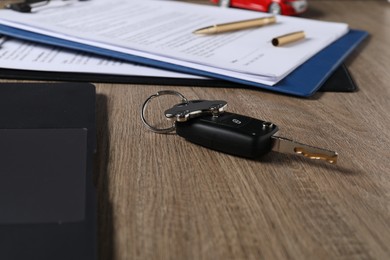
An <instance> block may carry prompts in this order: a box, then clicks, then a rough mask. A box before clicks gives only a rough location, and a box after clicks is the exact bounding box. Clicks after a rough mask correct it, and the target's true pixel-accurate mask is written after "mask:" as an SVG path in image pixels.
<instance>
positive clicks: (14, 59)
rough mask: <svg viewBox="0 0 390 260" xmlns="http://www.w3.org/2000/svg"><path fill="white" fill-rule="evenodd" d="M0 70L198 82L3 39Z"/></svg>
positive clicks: (0, 49) (58, 49)
mask: <svg viewBox="0 0 390 260" xmlns="http://www.w3.org/2000/svg"><path fill="white" fill-rule="evenodd" d="M0 68H4V69H18V70H34V71H52V72H75V73H100V74H107V75H126V76H145V77H168V78H194V79H195V78H198V79H199V78H201V77H198V76H195V75H189V74H182V73H176V72H172V71H167V70H161V69H156V68H151V67H146V66H141V65H137V64H133V63H129V62H123V61H120V60H117V59H110V58H106V57H102V56H97V55H92V54H88V53H85V52H80V51H72V50H68V49H64V48H60V47H55V46H49V45H44V44H38V43H34V42H30V41H23V40H17V39H14V38H12V39H11V38H6V39H4V42H3V44H2V45H1V47H0Z"/></svg>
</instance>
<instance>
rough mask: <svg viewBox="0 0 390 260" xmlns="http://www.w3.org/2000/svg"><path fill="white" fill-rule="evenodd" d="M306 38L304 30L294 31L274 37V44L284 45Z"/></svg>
mask: <svg viewBox="0 0 390 260" xmlns="http://www.w3.org/2000/svg"><path fill="white" fill-rule="evenodd" d="M304 38H305V33H304V32H303V31H299V32H293V33H289V34H286V35H282V36H279V37H276V38H273V39H272V45H273V46H282V45H285V44H288V43H292V42H296V41H299V40H301V39H304Z"/></svg>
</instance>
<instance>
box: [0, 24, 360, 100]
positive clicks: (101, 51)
mask: <svg viewBox="0 0 390 260" xmlns="http://www.w3.org/2000/svg"><path fill="white" fill-rule="evenodd" d="M0 33H2V34H4V35H7V36H11V37H15V38H19V39H24V40H30V41H35V42H39V43H44V44H49V45H54V46H59V47H65V48H69V49H73V50H79V51H85V52H89V53H93V54H98V55H102V56H107V57H111V58H116V59H121V60H124V61H129V62H135V63H139V64H144V65H148V66H152V67H157V68H162V69H167V70H172V71H178V72H183V73H187V74H194V75H199V76H203V77H208V78H213V79H216V81H215V82H213V83H212V84H211V85H215V84H218V85H220V84H219V83H221V84H222V85H223V86H225V83H224V82H223V81H227V82H229V83H230V84H228V85H230V86H231V85H234V86H246V87H254V88H260V89H265V90H269V91H274V92H279V93H284V94H288V95H294V96H300V97H309V96H311V95H313V94H314V93H315V92H316V91H318V90H319V89H320V88H321V87H322V86H323V85H324V84H325V82H326V81H327V79H328V78H329V77H330V76H331V75H332V74H333V72H334V71H335V70H336V69H337V68H338V67H340V65H341V64H342V63H343V61H344V60H345V58H346V57H347V56H348V55H349V54H350V53H351V52H352V51H353V50H354V49H355V48H356V47H357V46H358V45H359V44H360V43H361V42H362V41H363V40H364V39H365V38H366V37H367V35H368V34H367V32H365V31H361V30H353V29H351V30H350V31H349V32H348V33H347V34H346V35H344V36H342V37H341V38H339V39H338V40H336V41H335V42H333V43H331V44H330V45H329V46H327V47H326V48H324V49H323V50H321V51H320V52H318V53H317V54H316V55H314V56H313V57H312V58H310V59H309V60H307V61H306V62H305V63H303V64H302V65H301V66H299V67H298V68H296V69H295V70H294V71H293V72H291V73H290V74H289V75H288V76H287V77H285V78H284V79H282V80H281V81H280V82H279V83H277V84H276V85H274V86H268V85H264V84H260V83H254V82H250V81H247V80H243V79H239V78H234V77H231V76H226V75H219V74H216V73H212V72H209V71H202V70H197V69H192V68H188V67H184V66H179V65H174V64H171V63H167V62H163V61H160V60H152V59H148V58H143V57H139V56H135V55H130V54H125V53H122V52H118V51H112V50H108V49H105V48H100V47H94V46H90V45H87V44H83V43H80V42H74V41H70V40H64V39H61V38H57V37H52V36H47V35H44V34H40V33H35V32H31V31H27V30H23V29H18V28H14V27H10V26H7V25H0ZM8 72H9V71H8ZM46 76H47V75H46ZM57 76H58V75H57ZM85 76H86V75H76V78H78V79H80V77H82V78H84V77H85ZM88 76H92V77H93V78H94V79H97V78H99V76H96V75H88ZM111 80H116V81H117V80H120V81H122V80H124V81H127V82H128V80H129V79H128V78H126V77H121V76H115V77H114V78H111ZM150 80H151V81H152V82H160V83H158V84H164V82H167V83H166V84H172V82H181V83H179V84H183V81H184V82H185V81H187V80H185V79H184V80H181V79H180V80H176V79H164V80H160V79H159V78H152V79H145V78H143V77H133V79H132V80H131V81H130V83H132V82H134V83H140V82H145V83H146V82H148V84H150V83H149V82H150ZM155 80H156V81H155ZM99 81H100V80H99ZM168 82H169V83H168ZM191 82H192V83H191ZM198 82H199V81H198ZM198 82H196V81H193V80H190V82H189V84H191V85H193V84H194V83H198ZM199 83H201V84H200V85H206V86H209V84H208V82H199ZM152 84H155V83H152ZM185 85H186V84H185Z"/></svg>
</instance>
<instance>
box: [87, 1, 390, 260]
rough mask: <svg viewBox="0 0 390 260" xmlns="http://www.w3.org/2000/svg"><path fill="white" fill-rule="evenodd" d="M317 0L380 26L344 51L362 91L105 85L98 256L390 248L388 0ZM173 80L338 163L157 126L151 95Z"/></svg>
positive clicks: (160, 105) (191, 94) (330, 253)
mask: <svg viewBox="0 0 390 260" xmlns="http://www.w3.org/2000/svg"><path fill="white" fill-rule="evenodd" d="M191 2H196V1H191ZM197 2H200V3H207V1H197ZM309 4H310V9H309V10H308V12H307V13H305V14H304V15H303V16H304V17H307V18H312V19H318V20H327V21H336V22H345V23H348V24H349V25H350V27H351V28H355V29H362V30H366V31H368V32H369V34H370V37H369V39H367V40H366V41H365V42H364V43H363V44H362V45H361V46H360V47H359V48H358V49H357V50H356V51H355V52H354V53H353V54H352V55H351V56H350V57H349V58H348V59H347V60H346V64H347V65H348V68H349V70H350V72H351V74H352V76H353V78H354V80H355V81H356V83H357V85H358V86H359V90H358V91H357V92H354V93H334V92H333V93H331V92H326V93H317V94H316V95H314V96H313V97H312V98H309V99H303V98H296V97H291V96H286V95H280V94H276V93H271V92H267V91H262V90H258V89H251V88H240V87H238V86H237V87H234V86H232V87H231V88H202V87H191V86H172V87H169V86H157V85H154V86H152V85H128V84H96V87H97V93H98V98H97V121H98V122H97V123H98V136H97V138H98V139H97V140H98V152H97V156H96V162H95V176H94V178H95V182H96V185H97V190H98V198H99V220H98V222H99V254H100V259H110V260H111V259H213V260H215V259H390V150H389V147H390V130H389V129H390V116H389V114H390V101H389V98H390V31H389V28H390V4H389V3H387V2H386V1H330V0H329V1H328V0H324V1H309ZM302 84H305V82H302ZM164 89H171V90H176V91H179V92H181V93H182V94H184V95H185V96H186V97H187V98H189V99H224V100H226V101H227V102H228V106H229V107H228V111H231V112H235V113H240V114H245V115H248V116H252V117H256V118H259V119H263V120H268V121H272V122H274V123H275V124H277V125H278V126H279V128H280V135H282V136H285V137H288V138H292V139H295V140H297V141H301V142H304V143H307V144H310V145H316V146H320V147H324V148H329V149H334V150H336V151H338V153H339V162H338V164H337V165H330V164H327V163H325V162H320V161H312V160H308V159H305V158H302V157H299V156H289V155H284V154H278V153H270V154H268V155H266V156H265V157H263V158H262V159H260V160H258V161H253V160H247V159H242V158H237V157H234V156H230V155H226V154H222V153H218V152H215V151H212V150H208V149H206V148H202V147H200V146H197V145H194V144H190V143H188V142H186V141H185V140H184V139H182V138H180V137H179V136H177V135H175V134H169V135H161V134H155V133H152V132H150V131H147V129H146V128H145V127H144V126H143V124H142V122H141V120H140V114H139V113H140V108H141V105H142V102H143V101H144V100H145V99H146V98H147V97H148V96H149V95H151V94H154V93H156V92H157V91H159V90H164ZM174 101H176V100H175V99H174V98H173V99H172V100H168V99H167V100H165V99H161V100H157V101H156V102H155V103H154V104H153V106H154V107H153V109H152V110H153V111H154V112H155V113H148V118H149V119H150V120H152V121H153V122H159V121H160V120H163V119H162V113H161V112H160V111H161V110H164V109H165V108H166V106H167V103H168V102H174Z"/></svg>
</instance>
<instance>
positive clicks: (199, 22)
mask: <svg viewBox="0 0 390 260" xmlns="http://www.w3.org/2000/svg"><path fill="white" fill-rule="evenodd" d="M268 15H269V14H265V13H258V12H251V11H244V10H237V9H235V10H233V9H219V8H217V7H212V6H202V5H195V4H188V3H180V2H176V1H156V0H148V1H144V0H132V1H128V0H112V1H106V0H93V1H83V2H75V3H71V4H66V5H64V6H62V7H61V8H46V9H45V10H41V11H39V12H37V13H33V14H22V13H18V12H14V11H10V10H2V11H0V22H1V23H2V24H5V25H9V26H13V27H16V28H20V29H25V30H29V31H34V32H37V33H44V34H46V35H50V36H55V37H59V38H63V39H67V40H72V41H76V42H80V43H85V44H88V45H91V46H97V47H102V48H107V49H111V50H115V51H119V52H123V53H127V54H132V55H136V56H139V57H145V58H149V59H153V60H158V61H164V62H168V63H171V64H176V65H181V66H185V67H189V68H194V69H197V70H202V71H209V72H212V73H216V74H219V75H225V76H229V77H236V78H240V79H244V80H249V81H253V82H257V83H263V84H267V85H273V84H276V83H277V82H278V81H280V80H281V79H282V78H284V77H285V76H287V75H288V74H289V73H290V72H291V71H293V70H294V69H295V68H297V67H298V66H299V65H300V64H302V63H303V62H305V61H306V60H307V59H309V58H310V57H312V56H313V55H314V54H316V53H317V52H318V51H320V50H321V49H323V48H324V47H326V46H327V45H328V44H330V43H331V42H333V41H334V40H336V39H338V38H339V37H341V36H342V35H344V34H345V33H346V32H347V31H348V26H347V25H346V24H341V23H329V22H320V21H314V20H309V19H303V18H296V17H286V16H278V17H277V23H276V24H274V25H270V26H264V27H261V28H256V29H250V30H242V31H238V32H232V33H225V34H220V35H210V36H199V35H194V34H192V31H194V30H196V29H199V28H201V27H205V26H209V25H213V24H218V23H224V22H232V21H238V20H245V19H252V18H258V17H263V16H268ZM299 30H303V31H305V33H306V35H307V38H306V39H305V40H304V41H302V42H300V43H297V44H291V45H288V46H286V47H274V46H273V45H272V44H271V39H272V38H274V37H276V36H280V35H283V34H286V33H290V32H294V31H299Z"/></svg>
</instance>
